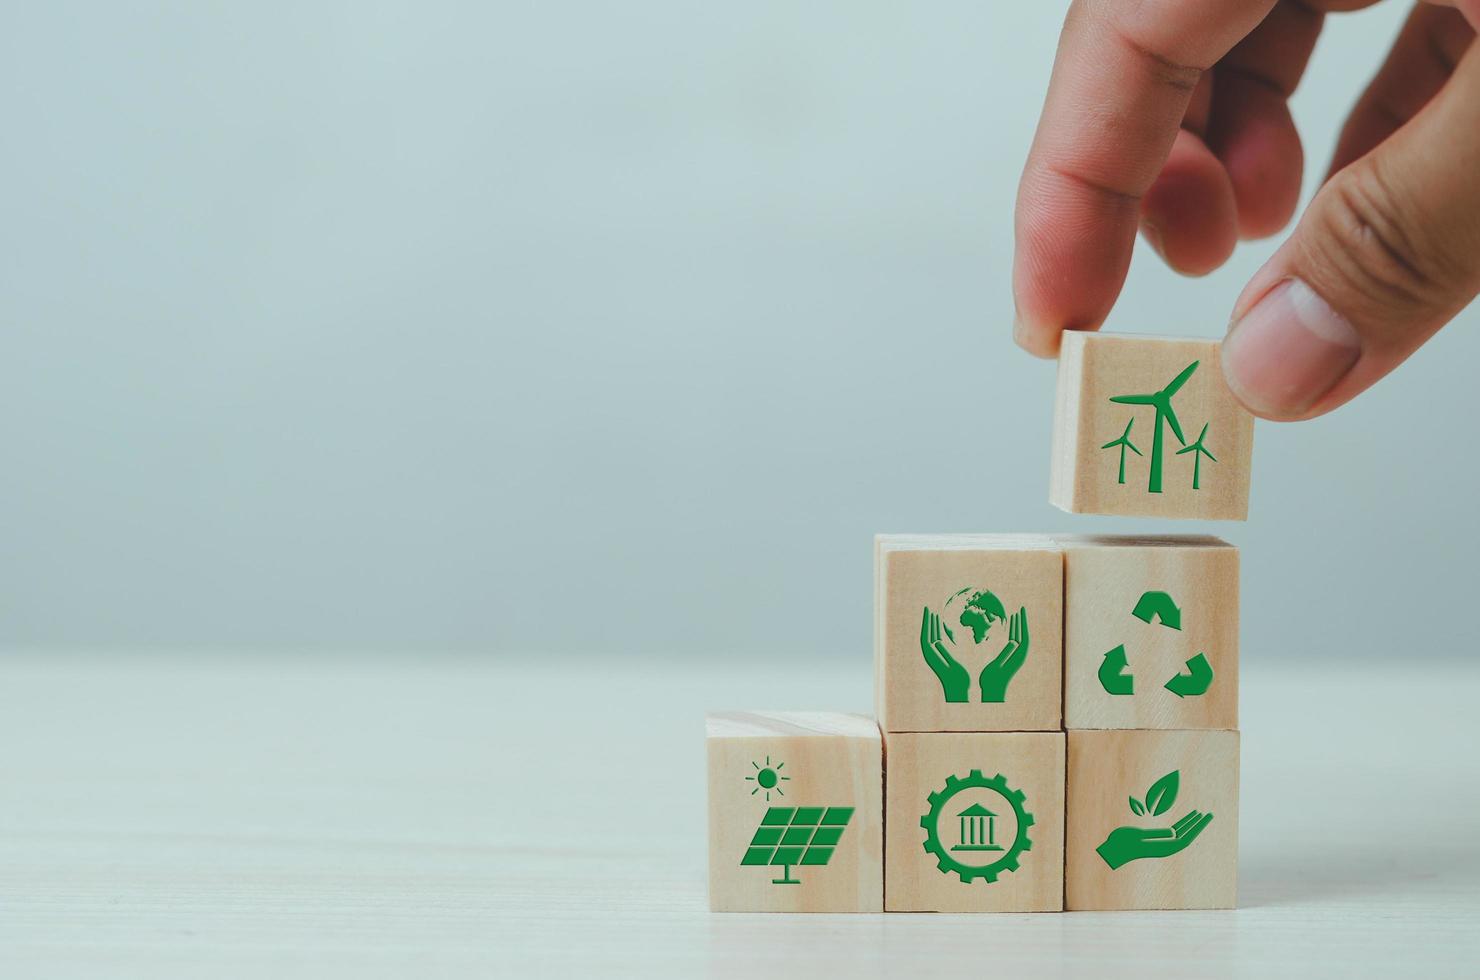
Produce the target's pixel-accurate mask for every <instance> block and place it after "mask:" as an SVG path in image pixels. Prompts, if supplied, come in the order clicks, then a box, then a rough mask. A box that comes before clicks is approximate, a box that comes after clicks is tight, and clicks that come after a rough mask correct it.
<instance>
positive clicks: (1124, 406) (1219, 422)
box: [1049, 331, 1254, 521]
mask: <svg viewBox="0 0 1480 980" xmlns="http://www.w3.org/2000/svg"><path fill="white" fill-rule="evenodd" d="M1220 351H1221V348H1220V345H1219V344H1218V343H1217V342H1216V341H1211V340H1189V339H1181V338H1173V337H1143V336H1134V335H1128V334H1103V333H1093V332H1085V331H1069V332H1067V333H1065V334H1064V337H1063V344H1062V347H1061V348H1060V351H1059V378H1058V393H1057V398H1056V400H1055V406H1054V428H1053V465H1052V471H1051V476H1050V481H1049V500H1050V501H1051V502H1052V503H1053V504H1054V506H1056V507H1061V508H1063V509H1064V510H1067V511H1070V512H1072V513H1076V514H1118V515H1123V516H1139V517H1191V518H1204V519H1213V520H1239V521H1241V520H1244V519H1245V518H1246V517H1247V516H1248V511H1249V464H1250V459H1251V457H1252V455H1253V445H1254V417H1253V416H1252V415H1250V414H1249V413H1248V412H1247V411H1246V410H1245V409H1244V408H1243V406H1242V405H1240V404H1239V403H1238V401H1237V400H1236V399H1235V398H1234V397H1233V393H1232V392H1231V391H1230V390H1229V388H1228V384H1227V382H1225V381H1224V380H1223V369H1222V366H1221V364H1220V356H1221V354H1220Z"/></svg>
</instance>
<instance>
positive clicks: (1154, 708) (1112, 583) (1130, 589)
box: [1054, 535, 1239, 729]
mask: <svg viewBox="0 0 1480 980" xmlns="http://www.w3.org/2000/svg"><path fill="white" fill-rule="evenodd" d="M1054 540H1056V541H1057V542H1058V544H1059V546H1060V547H1061V548H1063V550H1064V725H1065V727H1066V728H1071V729H1073V728H1172V729H1183V728H1221V729H1233V728H1237V727H1238V642H1239V554H1238V549H1237V548H1235V547H1233V546H1232V545H1230V544H1228V543H1227V542H1225V541H1222V540H1220V539H1218V538H1214V537H1209V536H1201V535H1186V536H1166V537H1125V536H1119V537H1109V536H1074V535H1060V536H1056V537H1055V539H1054ZM1153 591H1157V592H1164V593H1166V594H1167V595H1169V596H1170V597H1171V598H1172V599H1173V600H1174V601H1175V603H1176V606H1177V609H1178V612H1179V616H1180V619H1179V622H1178V623H1177V624H1176V625H1177V628H1172V627H1170V626H1168V625H1166V624H1164V623H1163V622H1162V620H1161V619H1160V618H1159V617H1154V618H1153V619H1152V621H1151V622H1149V623H1148V622H1144V621H1143V620H1142V619H1140V618H1137V617H1136V616H1134V615H1132V612H1133V611H1134V610H1135V609H1136V608H1137V605H1138V603H1140V601H1141V598H1142V596H1143V595H1145V594H1146V593H1148V592H1153ZM1117 647H1120V648H1123V650H1124V654H1125V657H1126V660H1127V662H1128V665H1129V666H1128V668H1127V670H1128V672H1129V673H1130V675H1131V679H1132V683H1133V691H1132V693H1131V694H1128V695H1127V694H1111V693H1109V692H1107V691H1106V689H1105V686H1104V685H1103V684H1102V683H1101V682H1100V677H1099V673H1100V669H1101V667H1102V665H1103V664H1104V662H1105V656H1106V654H1107V653H1108V652H1110V651H1112V650H1114V649H1116V648H1117ZM1198 654H1201V655H1202V656H1203V658H1204V660H1205V662H1206V663H1207V664H1208V665H1209V666H1210V667H1211V669H1212V672H1213V681H1212V684H1211V685H1210V686H1209V687H1208V689H1207V691H1206V692H1205V693H1203V694H1200V695H1195V696H1190V695H1186V694H1184V695H1183V696H1178V695H1177V694H1176V693H1174V692H1173V691H1171V690H1168V689H1167V687H1166V684H1167V682H1168V681H1170V680H1171V679H1172V678H1173V677H1176V676H1178V675H1179V674H1185V673H1188V672H1190V669H1191V668H1189V667H1188V663H1187V662H1188V660H1189V659H1192V658H1194V657H1196V656H1197V655H1198Z"/></svg>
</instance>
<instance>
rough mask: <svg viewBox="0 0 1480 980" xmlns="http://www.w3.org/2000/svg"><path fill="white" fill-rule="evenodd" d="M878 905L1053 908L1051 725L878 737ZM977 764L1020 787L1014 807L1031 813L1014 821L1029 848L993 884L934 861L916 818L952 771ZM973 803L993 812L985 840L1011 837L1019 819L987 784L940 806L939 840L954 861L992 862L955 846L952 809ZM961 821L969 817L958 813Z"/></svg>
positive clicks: (1059, 748)
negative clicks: (881, 824) (882, 773)
mask: <svg viewBox="0 0 1480 980" xmlns="http://www.w3.org/2000/svg"><path fill="white" fill-rule="evenodd" d="M884 738H885V760H886V762H885V768H886V773H887V779H886V781H885V827H886V836H885V842H884V855H885V871H884V907H885V908H886V909H887V910H889V911H891V912H1057V911H1061V910H1062V909H1063V907H1064V906H1063V888H1064V752H1065V749H1064V735H1063V734H1062V733H1054V732H986V733H957V732H930V733H902V732H890V733H886V734H885V736H884ZM973 770H978V771H979V774H980V775H982V776H985V777H987V778H989V779H990V778H994V777H996V776H998V775H1001V776H1002V777H1003V778H1004V780H1005V782H1006V786H1007V787H1008V788H1009V789H1010V790H1013V791H1019V792H1021V793H1022V794H1023V801H1022V803H1021V804H1020V805H1021V807H1022V808H1023V809H1024V810H1025V811H1026V812H1027V813H1028V814H1031V816H1032V821H1031V824H1028V825H1026V826H1024V827H1023V828H1022V829H1023V830H1024V831H1025V833H1026V835H1027V838H1028V840H1029V841H1030V847H1029V849H1027V850H1025V851H1024V852H1023V853H1022V854H1021V856H1020V857H1019V858H1018V864H1019V867H1018V868H1017V870H1004V871H1002V872H1000V873H999V874H998V875H997V878H996V880H995V881H990V882H989V881H986V880H984V879H981V878H975V879H973V880H971V881H970V882H966V881H963V880H962V877H961V876H960V875H959V874H957V873H954V872H950V871H943V870H942V869H941V867H940V863H941V858H940V856H939V855H938V854H937V853H932V852H931V851H930V850H927V849H926V847H925V840H926V830H925V828H924V827H922V826H921V822H920V821H921V818H922V817H925V816H926V815H927V813H929V812H930V811H931V809H932V804H931V800H930V796H931V794H933V793H937V792H944V791H945V790H946V788H947V785H948V782H949V780H950V779H951V778H952V777H956V778H967V777H970V776H971V775H972V773H973ZM973 804H982V805H984V806H985V807H986V808H987V809H988V810H989V811H990V812H991V813H992V814H993V815H994V828H995V834H994V837H995V843H996V844H997V845H998V846H1003V847H1004V848H1006V847H1008V846H1010V844H1011V842H1012V841H1013V840H1015V839H1016V835H1017V832H1018V830H1019V823H1018V821H1017V819H1016V817H1015V813H1014V808H1013V806H1012V803H1011V801H1008V800H1004V799H1003V798H1002V794H1001V793H1000V792H998V791H996V790H990V789H983V790H972V791H963V792H962V793H960V794H957V795H956V796H955V797H953V798H952V799H951V800H950V801H949V806H947V807H946V808H945V809H943V810H942V817H941V820H940V822H939V824H938V827H939V839H940V843H941V846H943V847H944V848H946V850H947V853H949V854H952V855H953V857H954V858H955V859H958V860H960V861H962V862H963V863H968V864H971V863H975V865H976V866H981V865H982V864H985V863H988V862H990V861H993V860H995V858H994V856H993V854H992V853H983V852H963V851H957V850H955V847H956V845H958V844H961V843H963V842H964V841H963V837H962V833H963V832H962V830H961V826H960V824H959V821H960V819H961V818H960V817H958V813H959V812H960V810H961V809H964V808H966V807H969V806H971V805H973ZM968 819H969V818H968Z"/></svg>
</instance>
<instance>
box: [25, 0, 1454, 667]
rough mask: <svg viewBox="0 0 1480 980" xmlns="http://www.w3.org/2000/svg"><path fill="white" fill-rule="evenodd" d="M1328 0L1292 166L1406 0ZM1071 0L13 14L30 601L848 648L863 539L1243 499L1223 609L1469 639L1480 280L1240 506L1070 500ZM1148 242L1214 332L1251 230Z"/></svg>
mask: <svg viewBox="0 0 1480 980" xmlns="http://www.w3.org/2000/svg"><path fill="white" fill-rule="evenodd" d="M1405 9H1406V8H1405V7H1404V6H1403V5H1402V4H1399V3H1390V4H1385V5H1383V6H1382V7H1380V8H1378V9H1377V10H1375V11H1371V12H1367V13H1362V14H1357V15H1349V16H1342V17H1336V18H1333V19H1332V20H1331V22H1330V23H1329V24H1328V27H1327V31H1326V35H1325V37H1324V38H1323V39H1322V41H1321V44H1320V47H1319V49H1318V50H1317V52H1316V56H1315V59H1314V63H1313V65H1312V68H1311V70H1310V72H1309V74H1308V76H1307V79H1306V82H1305V83H1304V85H1303V87H1302V88H1301V90H1300V92H1299V94H1298V95H1297V97H1296V99H1295V114H1296V117H1297V120H1298V122H1299V124H1300V125H1301V128H1302V131H1303V132H1304V134H1305V136H1306V139H1307V147H1308V156H1309V160H1310V164H1311V166H1310V174H1309V175H1308V181H1307V184H1308V189H1309V188H1310V187H1311V186H1313V182H1314V180H1315V179H1316V178H1318V177H1319V175H1320V172H1321V171H1322V169H1323V167H1324V162H1325V160H1326V158H1327V157H1328V155H1329V153H1330V150H1331V147H1332V145H1333V141H1334V136H1335V132H1336V129H1337V126H1338V124H1339V120H1340V119H1341V117H1342V116H1343V115H1344V114H1345V111H1346V109H1347V107H1348V106H1349V105H1350V103H1351V102H1352V100H1353V99H1354V97H1355V94H1356V92H1357V90H1358V88H1359V87H1360V85H1361V84H1363V83H1364V82H1365V80H1366V79H1367V78H1368V77H1369V76H1370V74H1371V72H1372V71H1373V69H1374V68H1375V66H1376V64H1377V62H1378V60H1379V58H1380V55H1381V52H1382V51H1383V50H1384V49H1385V48H1386V45H1387V42H1388V39H1389V38H1390V37H1391V36H1392V35H1393V33H1394V32H1395V30H1396V27H1397V24H1398V22H1399V20H1400V18H1401V16H1402V15H1403V13H1404V11H1405ZM1062 13H1063V5H1062V4H1054V3H1033V4H1005V3H992V4H986V3H981V2H970V3H966V2H963V3H931V4H913V5H904V4H898V3H858V2H855V0H850V2H846V3H844V2H831V3H823V2H816V3H807V4H795V3H781V2H751V3H746V4H742V5H739V6H734V5H729V6H727V5H715V4H690V3H677V2H647V3H642V4H635V5H634V4H593V3H586V4H558V3H551V4H514V3H496V4H465V5H452V4H445V3H435V4H428V3H421V4H410V3H406V4H400V5H392V4H370V3H353V4H351V3H338V4H331V3H310V4H286V3H281V4H278V3H260V4H231V5H227V4H203V3H192V4H141V3H128V4H122V3H120V4H102V3H97V4H76V3H49V4H18V3H8V4H5V5H4V8H3V13H0V48H3V57H0V75H3V85H0V120H3V125H4V133H5V140H4V145H5V148H6V149H5V152H4V153H3V154H0V202H3V214H0V218H3V230H0V248H3V250H4V253H3V257H0V276H3V277H4V278H3V288H0V328H3V329H0V343H3V348H0V429H3V440H0V446H3V451H4V456H5V466H4V473H5V479H4V480H3V481H0V520H3V525H0V527H3V542H0V545H3V552H4V561H3V563H0V576H3V578H0V613H3V614H0V645H3V646H7V647H9V648H12V649H14V648H18V647H31V648H35V647H44V648H55V649H58V650H61V649H67V648H98V647H106V648H116V649H119V650H121V651H123V650H128V649H139V648H145V647H181V648H192V649H200V650H202V651H205V650H210V649H213V648H226V647H253V648H261V649H263V650H280V651H285V652H288V651H312V650H332V651H356V650H368V649H412V650H425V651H434V650H457V651H469V652H473V651H476V652H479V653H486V654H490V655H494V656H510V657H520V656H530V655H532V652H534V651H540V653H539V655H540V656H551V655H566V654H575V653H599V654H611V655H623V654H638V653H654V654H667V655H675V656H683V657H711V656H744V657H757V656H778V657H780V656H806V657H809V658H811V657H823V656H830V657H837V658H847V659H849V660H853V661H865V662H866V661H867V660H868V658H869V657H870V643H871V640H870V631H871V616H870V602H871V591H870V589H871V585H870V583H871V574H872V572H871V537H872V535H873V534H874V532H876V531H881V530H890V531H905V530H921V531H923V530H1077V531H1119V530H1126V531H1136V530H1144V529H1150V528H1153V527H1154V528H1156V529H1171V530H1177V531H1189V532H1190V531H1203V530H1214V531H1216V532H1218V533H1222V534H1224V535H1226V536H1227V537H1228V538H1229V539H1230V540H1232V541H1234V542H1235V543H1237V544H1239V545H1241V546H1242V547H1243V549H1244V560H1245V565H1244V568H1245V574H1244V584H1245V606H1244V636H1245V642H1244V655H1245V656H1246V657H1248V658H1257V659H1274V658H1289V659H1308V658H1334V659H1343V658H1349V657H1384V658H1387V657H1392V658H1399V659H1410V658H1414V659H1417V658H1440V657H1451V656H1461V655H1464V654H1467V653H1468V651H1467V650H1466V649H1465V647H1466V646H1467V644H1468V643H1469V642H1470V641H1471V639H1472V636H1473V628H1472V626H1471V623H1472V618H1471V615H1470V612H1471V610H1470V606H1469V604H1470V602H1471V601H1472V600H1471V598H1470V596H1471V592H1472V590H1473V581H1474V576H1473V573H1472V571H1471V568H1470V564H1469V558H1470V557H1471V556H1472V555H1473V554H1474V553H1475V548H1476V537H1477V531H1476V526H1475V521H1474V519H1473V507H1474V504H1473V498H1474V493H1475V486H1476V464H1475V462H1474V445H1475V443H1474V437H1473V435H1472V434H1471V433H1469V432H1468V431H1466V428H1467V423H1466V422H1465V420H1466V419H1467V418H1471V417H1473V414H1474V411H1475V405H1476V397H1477V396H1476V392H1475V390H1474V387H1475V386H1474V383H1473V380H1472V378H1473V374H1472V371H1473V368H1472V365H1473V364H1474V363H1475V361H1476V356H1477V354H1480V350H1477V345H1480V336H1477V332H1476V329H1475V328H1476V326H1477V322H1476V321H1477V319H1480V311H1477V310H1476V309H1471V310H1469V311H1468V312H1467V313H1466V314H1465V315H1464V316H1463V317H1461V320H1460V322H1458V323H1456V324H1454V325H1453V326H1452V327H1451V328H1450V329H1449V330H1447V331H1446V332H1445V333H1443V334H1442V335H1441V336H1440V337H1439V338H1438V339H1437V340H1436V341H1435V342H1434V343H1432V344H1431V345H1430V346H1429V347H1428V348H1427V349H1425V350H1424V351H1423V352H1422V353H1421V354H1420V355H1419V356H1417V357H1416V358H1414V360H1413V361H1412V362H1411V363H1410V364H1409V365H1407V366H1406V367H1405V368H1404V369H1403V370H1402V371H1401V372H1399V374H1398V375H1396V376H1394V377H1393V378H1392V379H1390V380H1388V381H1386V382H1384V383H1383V384H1381V385H1380V386H1379V387H1378V388H1377V389H1376V390H1374V391H1373V392H1371V393H1370V394H1369V395H1368V396H1366V397H1364V398H1362V399H1361V400H1360V401H1359V402H1357V403H1355V404H1353V405H1351V406H1349V407H1348V408H1345V409H1343V410H1341V411H1340V412H1338V413H1337V414H1336V415H1335V416H1334V417H1331V418H1328V419H1323V420H1320V421H1316V422H1312V423H1306V424H1301V425H1293V426H1281V425H1271V424H1264V423H1261V424H1260V426H1259V429H1258V434H1257V437H1256V443H1255V473H1254V490H1253V501H1252V510H1251V517H1250V520H1249V522H1248V523H1247V524H1233V525H1203V524H1179V525H1176V526H1175V527H1174V528H1168V526H1167V525H1165V524H1153V523H1151V522H1146V521H1132V520H1117V519H1112V518H1091V517H1075V516H1070V515H1065V514H1062V513H1060V512H1058V511H1057V510H1055V509H1053V508H1052V507H1050V506H1049V504H1048V503H1047V499H1046V498H1047V487H1048V440H1049V429H1050V423H1051V410H1052V397H1053V394H1052V393H1053V376H1054V368H1053V366H1052V365H1051V364H1048V363H1042V362H1037V361H1034V360H1032V359H1030V358H1028V357H1027V356H1026V355H1023V354H1020V353H1019V352H1018V351H1017V350H1016V349H1015V348H1013V347H1012V345H1011V342H1010V339H1009V324H1010V319H1011V311H1012V307H1011V300H1010V296H1009V292H1008V281H1009V270H1010V263H1011V245H1012V238H1011V231H1012V225H1011V213H1012V202H1013V196H1014V192H1015V183H1016V178H1017V175H1018V171H1019V168H1020V167H1021V165H1022V160H1023V156H1024V154H1025V152H1026V149H1027V146H1028V142H1029V139H1030V136H1031V133H1032V129H1033V126H1034V123H1035V119H1036V114H1037V111H1038V108H1039V105H1040V102H1041V98H1042V93H1043V89H1044V86H1045V84H1046V81H1047V75H1048V69H1049V65H1050V61H1051V58H1052V54H1053V47H1054V43H1055V39H1056V35H1057V30H1058V25H1059V21H1060V19H1061V17H1062ZM1272 247H1273V246H1272V245H1271V244H1267V243H1265V244H1255V245H1247V246H1243V247H1242V248H1241V249H1240V251H1239V253H1238V254H1237V256H1236V257H1235V259H1234V260H1233V262H1232V263H1230V265H1229V267H1228V268H1227V269H1225V270H1223V271H1221V272H1219V273H1218V274H1216V275H1213V276H1211V277H1209V278H1207V279H1204V280H1200V281H1194V280H1185V279H1180V278H1178V277H1176V276H1174V275H1173V274H1171V273H1169V272H1167V271H1166V270H1165V269H1164V268H1163V267H1161V266H1160V264H1159V263H1158V262H1157V261H1156V259H1155V257H1154V256H1152V255H1150V254H1149V253H1145V252H1143V253H1140V254H1138V256H1137V259H1136V264H1135V267H1134V268H1133V270H1132V273H1131V279H1130V284H1129V287H1128V289H1127V292H1126V295H1125V297H1124V299H1123V300H1122V302H1121V304H1120V306H1119V308H1118V310H1117V312H1116V313H1115V315H1114V317H1113V319H1112V321H1111V323H1110V328H1111V329H1120V330H1132V331H1138V332H1168V333H1179V334H1194V335H1207V336H1217V335H1221V334H1222V332H1223V328H1224V324H1225V322H1226V318H1227V314H1228V310H1229V308H1230V307H1231V305H1232V302H1233V299H1234V297H1235V296H1236V294H1237V293H1238V291H1239V289H1240V288H1241V286H1242V285H1243V283H1244V281H1245V279H1246V278H1247V277H1248V276H1249V275H1250V274H1252V272H1253V271H1254V270H1255V268H1256V267H1257V266H1258V264H1259V263H1260V261H1261V260H1262V259H1263V258H1264V257H1265V256H1267V255H1268V254H1269V252H1270V251H1271V250H1272Z"/></svg>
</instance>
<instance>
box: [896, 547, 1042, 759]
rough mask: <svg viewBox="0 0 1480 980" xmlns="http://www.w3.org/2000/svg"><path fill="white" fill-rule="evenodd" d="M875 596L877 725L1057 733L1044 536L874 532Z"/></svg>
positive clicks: (916, 729) (910, 729) (904, 728)
mask: <svg viewBox="0 0 1480 980" xmlns="http://www.w3.org/2000/svg"><path fill="white" fill-rule="evenodd" d="M874 592H875V595H874V615H875V623H874V670H875V685H874V697H875V704H876V706H877V710H878V715H879V722H880V724H881V726H882V727H883V729H884V730H885V731H888V732H939V731H956V732H981V731H1056V730H1058V729H1059V727H1060V722H1061V719H1062V712H1063V685H1062V681H1063V642H1062V637H1063V601H1064V567H1063V555H1062V553H1061V552H1060V550H1059V547H1058V545H1056V544H1055V543H1054V542H1053V541H1052V540H1051V539H1050V538H1048V537H1047V536H1044V535H1031V534H1016V535H1014V534H930V535H905V534H881V535H879V536H878V537H877V538H875V540H874Z"/></svg>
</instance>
